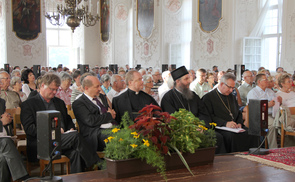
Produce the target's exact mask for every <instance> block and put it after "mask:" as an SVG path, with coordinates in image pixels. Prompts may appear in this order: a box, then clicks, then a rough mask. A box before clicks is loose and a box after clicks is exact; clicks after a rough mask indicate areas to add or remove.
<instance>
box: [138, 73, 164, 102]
mask: <svg viewBox="0 0 295 182" xmlns="http://www.w3.org/2000/svg"><path fill="white" fill-rule="evenodd" d="M142 80H143V91H144V92H145V93H147V94H149V95H150V96H152V97H153V98H154V99H155V100H156V101H157V103H159V101H160V99H159V95H158V92H153V91H152V88H153V86H154V84H153V77H152V75H143V77H142Z"/></svg>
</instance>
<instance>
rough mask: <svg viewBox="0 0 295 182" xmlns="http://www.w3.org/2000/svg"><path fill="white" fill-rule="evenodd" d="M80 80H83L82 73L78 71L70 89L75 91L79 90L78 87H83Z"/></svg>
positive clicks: (74, 75) (74, 74) (75, 72)
mask: <svg viewBox="0 0 295 182" xmlns="http://www.w3.org/2000/svg"><path fill="white" fill-rule="evenodd" d="M80 78H81V72H80V70H76V71H74V73H73V79H74V81H75V82H74V84H73V85H72V86H70V89H71V90H72V91H73V90H74V89H77V88H78V87H80V86H81V82H80Z"/></svg>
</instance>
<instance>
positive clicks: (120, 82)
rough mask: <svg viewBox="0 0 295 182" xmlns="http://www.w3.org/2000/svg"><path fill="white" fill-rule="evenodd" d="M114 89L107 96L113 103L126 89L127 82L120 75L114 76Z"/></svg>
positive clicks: (112, 80)
mask: <svg viewBox="0 0 295 182" xmlns="http://www.w3.org/2000/svg"><path fill="white" fill-rule="evenodd" d="M111 84H112V89H111V90H110V91H109V93H108V94H107V97H108V99H109V100H110V102H111V103H112V102H113V98H114V97H116V96H118V95H120V94H121V93H122V92H123V90H124V88H125V80H124V79H123V78H122V77H121V76H120V75H116V74H115V75H113V76H112V78H111Z"/></svg>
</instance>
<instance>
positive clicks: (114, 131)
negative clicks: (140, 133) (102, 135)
mask: <svg viewBox="0 0 295 182" xmlns="http://www.w3.org/2000/svg"><path fill="white" fill-rule="evenodd" d="M119 130H120V129H119V128H114V129H113V130H112V132H113V133H117V132H118V131H119Z"/></svg>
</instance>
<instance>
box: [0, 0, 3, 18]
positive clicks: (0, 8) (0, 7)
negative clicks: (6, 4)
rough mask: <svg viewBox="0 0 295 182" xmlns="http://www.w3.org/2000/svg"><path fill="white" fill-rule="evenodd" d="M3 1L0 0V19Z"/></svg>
mask: <svg viewBox="0 0 295 182" xmlns="http://www.w3.org/2000/svg"><path fill="white" fill-rule="evenodd" d="M2 11H3V3H2V1H0V20H2Z"/></svg>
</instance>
